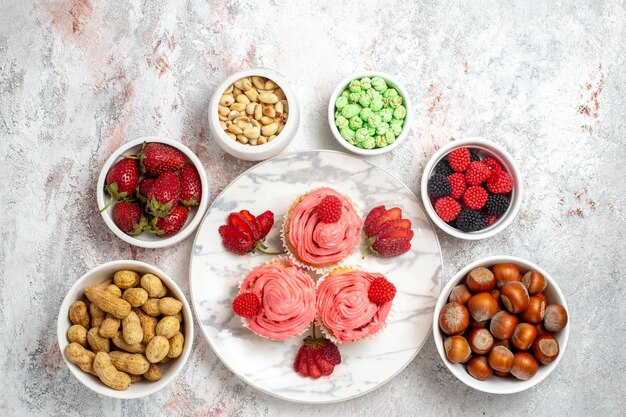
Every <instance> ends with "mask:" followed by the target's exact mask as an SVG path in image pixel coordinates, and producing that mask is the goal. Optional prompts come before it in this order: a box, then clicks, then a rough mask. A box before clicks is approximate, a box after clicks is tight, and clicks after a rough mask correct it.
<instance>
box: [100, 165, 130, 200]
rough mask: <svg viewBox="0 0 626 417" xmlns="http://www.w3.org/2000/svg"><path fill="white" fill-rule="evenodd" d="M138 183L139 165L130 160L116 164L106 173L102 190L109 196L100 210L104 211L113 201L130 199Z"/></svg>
mask: <svg viewBox="0 0 626 417" xmlns="http://www.w3.org/2000/svg"><path fill="white" fill-rule="evenodd" d="M138 183H139V164H137V161H135V160H132V159H122V160H121V161H119V162H116V163H115V164H114V165H113V166H112V167H111V169H110V170H109V172H108V173H107V176H106V179H105V181H104V189H105V190H106V191H107V192H108V193H109V194H110V195H111V199H110V200H109V202H108V203H107V204H106V205H105V206H104V207H103V208H101V209H100V211H104V210H106V209H107V208H109V206H110V205H111V203H112V202H113V201H115V200H125V199H127V198H130V197H131V196H132V194H133V192H134V191H135V187H137V184H138Z"/></svg>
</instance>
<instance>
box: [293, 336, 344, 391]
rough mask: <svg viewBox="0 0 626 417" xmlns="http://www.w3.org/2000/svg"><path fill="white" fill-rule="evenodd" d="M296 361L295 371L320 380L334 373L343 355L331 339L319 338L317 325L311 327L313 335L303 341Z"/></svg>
mask: <svg viewBox="0 0 626 417" xmlns="http://www.w3.org/2000/svg"><path fill="white" fill-rule="evenodd" d="M303 342H304V343H303V345H302V346H300V349H299V350H298V353H297V354H296V359H295V361H294V363H293V368H294V370H295V371H296V372H297V373H299V374H300V375H302V376H304V377H307V376H308V377H311V378H313V379H318V378H320V377H321V376H328V375H330V374H332V373H333V371H334V370H335V366H336V365H339V364H340V363H341V353H340V352H339V349H338V348H337V345H335V344H334V343H333V342H331V341H330V339H327V338H325V337H317V336H316V334H315V325H313V324H312V325H311V335H310V336H307V337H306V338H305V339H304V340H303Z"/></svg>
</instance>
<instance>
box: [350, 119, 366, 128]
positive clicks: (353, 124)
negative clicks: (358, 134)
mask: <svg viewBox="0 0 626 417" xmlns="http://www.w3.org/2000/svg"><path fill="white" fill-rule="evenodd" d="M349 126H350V129H352V130H357V129H360V128H362V127H363V120H361V118H360V117H359V116H354V117H353V118H352V119H350V125H349Z"/></svg>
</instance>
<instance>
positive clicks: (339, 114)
mask: <svg viewBox="0 0 626 417" xmlns="http://www.w3.org/2000/svg"><path fill="white" fill-rule="evenodd" d="M339 116H341V112H340V111H339V110H335V119H336V118H337V117H339Z"/></svg>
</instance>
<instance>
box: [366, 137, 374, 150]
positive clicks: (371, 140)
mask: <svg viewBox="0 0 626 417" xmlns="http://www.w3.org/2000/svg"><path fill="white" fill-rule="evenodd" d="M363 147H364V148H365V149H374V148H375V147H376V140H375V139H374V137H373V136H368V137H367V139H366V140H364V141H363Z"/></svg>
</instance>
